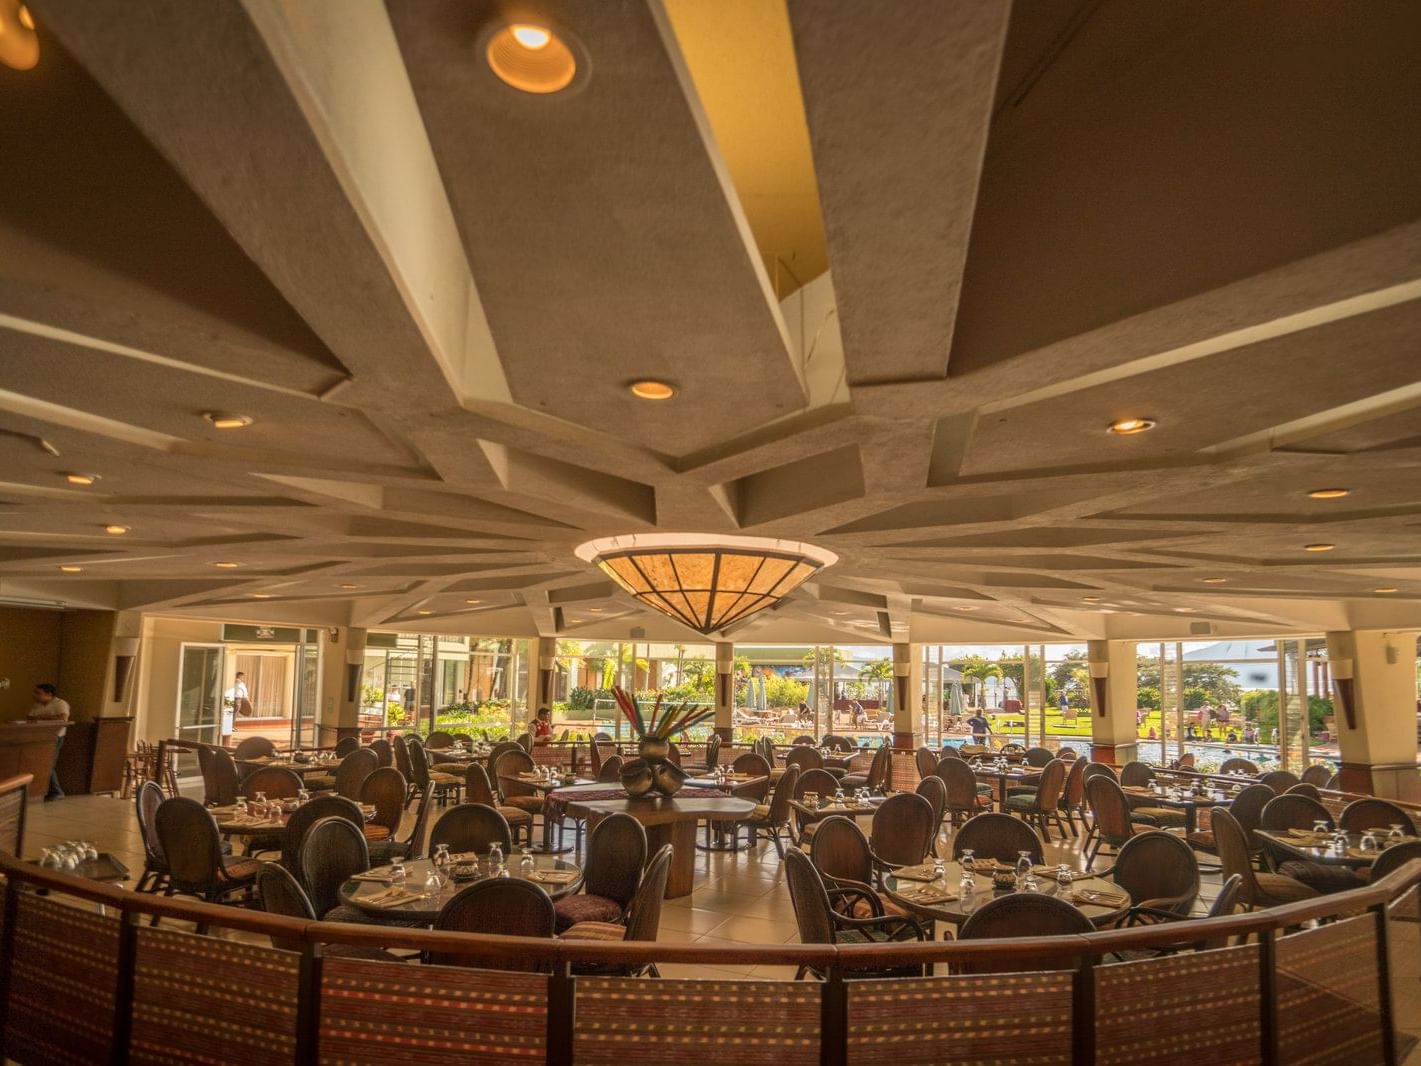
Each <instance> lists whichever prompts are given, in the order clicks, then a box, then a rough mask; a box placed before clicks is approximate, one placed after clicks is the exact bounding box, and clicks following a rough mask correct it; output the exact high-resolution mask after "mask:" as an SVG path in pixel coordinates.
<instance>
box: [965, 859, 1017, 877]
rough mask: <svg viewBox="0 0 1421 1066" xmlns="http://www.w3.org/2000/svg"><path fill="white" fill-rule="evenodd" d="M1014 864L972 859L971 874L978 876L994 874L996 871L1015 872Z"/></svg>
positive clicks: (994, 860)
mask: <svg viewBox="0 0 1421 1066" xmlns="http://www.w3.org/2000/svg"><path fill="white" fill-rule="evenodd" d="M1015 869H1016V865H1015V864H1014V863H1007V862H998V861H997V860H996V859H973V860H972V872H973V873H978V874H990V873H996V872H997V871H998V870H1015Z"/></svg>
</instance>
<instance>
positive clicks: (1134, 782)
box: [1120, 760, 1155, 788]
mask: <svg viewBox="0 0 1421 1066" xmlns="http://www.w3.org/2000/svg"><path fill="white" fill-rule="evenodd" d="M1154 779H1155V771H1154V767H1152V766H1151V765H1150V764H1149V763H1145V762H1139V761H1138V760H1136V761H1134V762H1127V763H1126V764H1125V765H1124V766H1122V767H1121V768H1120V787H1121V788H1148V787H1149V786H1150V784H1151V782H1153V781H1154Z"/></svg>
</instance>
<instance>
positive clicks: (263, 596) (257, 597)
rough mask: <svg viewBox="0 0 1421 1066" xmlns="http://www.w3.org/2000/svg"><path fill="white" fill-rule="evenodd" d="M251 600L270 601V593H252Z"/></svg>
mask: <svg viewBox="0 0 1421 1066" xmlns="http://www.w3.org/2000/svg"><path fill="white" fill-rule="evenodd" d="M252 599H254V600H269V599H271V593H270V592H253V593H252Z"/></svg>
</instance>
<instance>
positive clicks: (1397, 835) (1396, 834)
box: [1386, 825, 1406, 846]
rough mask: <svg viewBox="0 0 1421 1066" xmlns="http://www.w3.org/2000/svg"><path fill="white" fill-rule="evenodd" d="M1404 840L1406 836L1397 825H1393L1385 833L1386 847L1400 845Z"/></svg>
mask: <svg viewBox="0 0 1421 1066" xmlns="http://www.w3.org/2000/svg"><path fill="white" fill-rule="evenodd" d="M1405 839H1406V834H1405V833H1404V832H1403V831H1402V829H1401V826H1399V825H1393V826H1392V827H1391V828H1390V829H1389V830H1388V831H1387V834H1386V842H1387V845H1388V846H1390V845H1392V844H1400V843H1401V842H1402V841H1403V840H1405Z"/></svg>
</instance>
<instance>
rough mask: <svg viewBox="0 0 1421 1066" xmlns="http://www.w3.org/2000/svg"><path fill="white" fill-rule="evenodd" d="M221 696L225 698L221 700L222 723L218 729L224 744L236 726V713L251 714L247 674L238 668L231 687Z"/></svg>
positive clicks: (221, 741)
mask: <svg viewBox="0 0 1421 1066" xmlns="http://www.w3.org/2000/svg"><path fill="white" fill-rule="evenodd" d="M223 696H224V697H225V698H224V699H223V700H222V725H221V728H220V730H219V731H220V733H221V740H220V743H222V744H226V743H227V738H228V737H230V736H231V735H232V732H233V730H234V729H235V728H236V722H237V715H238V714H241V715H242V716H243V717H245V716H246V715H249V714H251V702H250V700H251V697H250V696H249V695H248V692H247V675H246V674H244V673H242V671H240V670H238V671H237V677H236V680H235V681H234V683H233V685H232V687H231V688H229V689H228V690H227V691H226V692H224V693H223ZM244 703H245V704H247V706H246V707H243V706H242V704H244Z"/></svg>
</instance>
